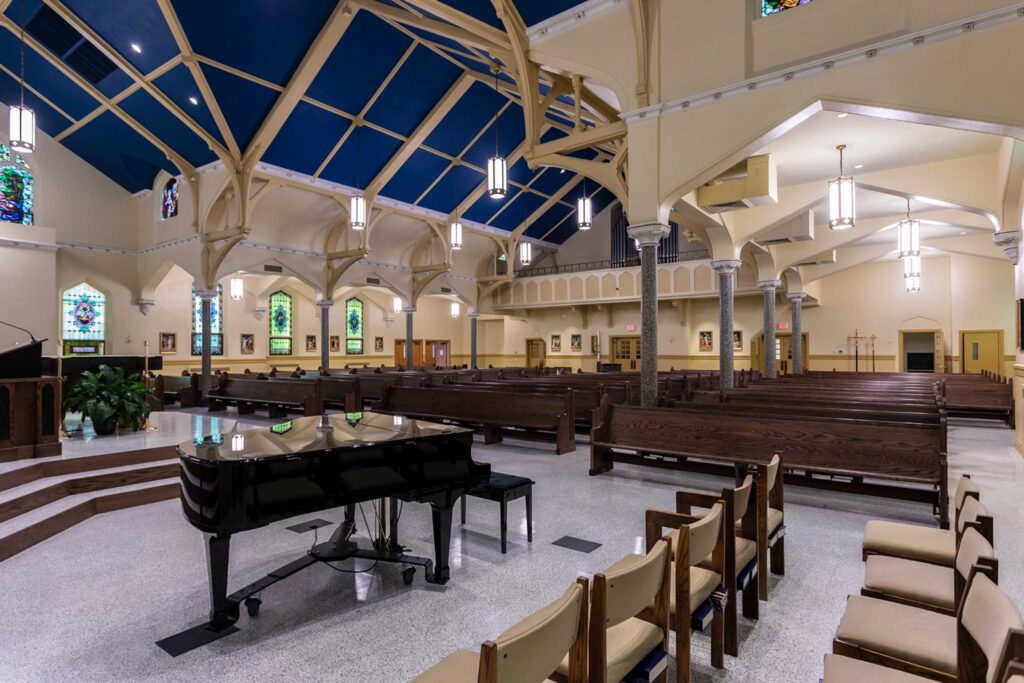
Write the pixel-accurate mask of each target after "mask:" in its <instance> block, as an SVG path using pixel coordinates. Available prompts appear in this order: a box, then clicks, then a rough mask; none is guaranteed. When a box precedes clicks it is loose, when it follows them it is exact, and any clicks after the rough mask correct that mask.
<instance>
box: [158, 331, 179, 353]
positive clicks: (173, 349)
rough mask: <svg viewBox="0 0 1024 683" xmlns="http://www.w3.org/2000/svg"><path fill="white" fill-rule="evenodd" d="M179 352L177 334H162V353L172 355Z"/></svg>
mask: <svg viewBox="0 0 1024 683" xmlns="http://www.w3.org/2000/svg"><path fill="white" fill-rule="evenodd" d="M177 352H178V335H177V333H175V332H161V333H160V353H162V354H165V355H167V354H172V353H177Z"/></svg>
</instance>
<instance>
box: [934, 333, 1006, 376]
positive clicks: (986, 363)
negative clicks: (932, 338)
mask: <svg viewBox="0 0 1024 683" xmlns="http://www.w3.org/2000/svg"><path fill="white" fill-rule="evenodd" d="M936 336H937V335H936ZM937 353H938V351H936V354H937ZM960 357H961V358H962V359H963V363H962V366H963V372H965V373H969V374H972V375H976V374H980V373H981V371H982V370H988V371H989V372H991V373H994V374H997V375H998V374H1002V373H1001V371H1000V367H999V366H1000V363H999V332H997V331H996V330H979V331H975V332H964V333H963V334H962V336H961V342H960Z"/></svg>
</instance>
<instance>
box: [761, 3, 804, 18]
mask: <svg viewBox="0 0 1024 683" xmlns="http://www.w3.org/2000/svg"><path fill="white" fill-rule="evenodd" d="M810 1H811V0H761V16H762V17H769V16H771V15H773V14H778V13H779V12H782V11H784V10H787V9H792V8H794V7H797V6H798V5H806V4H808V3H809V2H810Z"/></svg>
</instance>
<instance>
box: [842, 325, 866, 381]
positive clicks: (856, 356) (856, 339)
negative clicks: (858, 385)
mask: <svg viewBox="0 0 1024 683" xmlns="http://www.w3.org/2000/svg"><path fill="white" fill-rule="evenodd" d="M865 339H867V337H862V336H860V330H858V329H854V331H853V336H852V337H847V338H846V343H847V344H849V343H850V342H853V371H854V372H860V343H861V341H863V340H865Z"/></svg>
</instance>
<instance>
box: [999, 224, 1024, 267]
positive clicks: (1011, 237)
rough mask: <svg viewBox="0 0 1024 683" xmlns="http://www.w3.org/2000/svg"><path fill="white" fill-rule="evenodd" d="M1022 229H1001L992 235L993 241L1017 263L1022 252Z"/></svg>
mask: <svg viewBox="0 0 1024 683" xmlns="http://www.w3.org/2000/svg"><path fill="white" fill-rule="evenodd" d="M1020 232H1021V231H1020V230H1000V231H999V232H997V233H995V234H994V235H992V242H993V243H994V244H995V245H996V246H997V247H999V248H1001V249H1002V250H1003V253H1004V254H1006V258H1008V259H1010V262H1011V263H1013V265H1017V260H1018V257H1019V253H1020Z"/></svg>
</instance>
